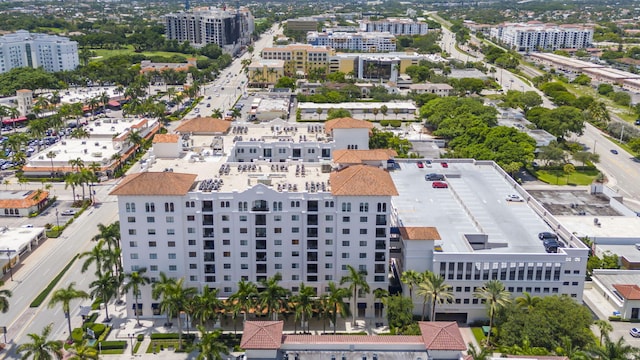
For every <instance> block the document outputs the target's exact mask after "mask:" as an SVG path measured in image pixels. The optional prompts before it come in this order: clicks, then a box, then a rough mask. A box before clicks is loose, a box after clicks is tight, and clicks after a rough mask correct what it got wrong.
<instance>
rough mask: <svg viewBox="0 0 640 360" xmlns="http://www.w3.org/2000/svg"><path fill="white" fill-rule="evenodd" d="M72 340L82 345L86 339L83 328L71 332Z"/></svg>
mask: <svg viewBox="0 0 640 360" xmlns="http://www.w3.org/2000/svg"><path fill="white" fill-rule="evenodd" d="M71 339H72V340H73V342H74V343H80V342H82V340H83V339H84V330H83V329H82V328H75V329H73V331H72V332H71Z"/></svg>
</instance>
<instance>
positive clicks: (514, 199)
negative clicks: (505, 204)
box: [506, 194, 524, 202]
mask: <svg viewBox="0 0 640 360" xmlns="http://www.w3.org/2000/svg"><path fill="white" fill-rule="evenodd" d="M506 200H507V201H512V202H523V201H524V199H523V198H522V197H521V196H520V195H516V194H510V195H507V198H506Z"/></svg>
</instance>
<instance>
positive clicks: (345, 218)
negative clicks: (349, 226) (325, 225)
mask: <svg viewBox="0 0 640 360" xmlns="http://www.w3.org/2000/svg"><path fill="white" fill-rule="evenodd" d="M350 221H351V217H349V216H343V217H342V222H346V223H348V222H350Z"/></svg>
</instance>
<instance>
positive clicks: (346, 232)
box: [342, 229, 351, 235]
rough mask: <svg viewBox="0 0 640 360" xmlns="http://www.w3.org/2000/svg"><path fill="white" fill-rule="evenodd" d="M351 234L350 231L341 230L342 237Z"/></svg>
mask: <svg viewBox="0 0 640 360" xmlns="http://www.w3.org/2000/svg"><path fill="white" fill-rule="evenodd" d="M349 233H351V230H350V229H342V235H349Z"/></svg>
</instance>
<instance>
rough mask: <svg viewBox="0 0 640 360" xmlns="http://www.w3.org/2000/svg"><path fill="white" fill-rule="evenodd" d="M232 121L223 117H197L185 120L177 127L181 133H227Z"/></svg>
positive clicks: (177, 130)
mask: <svg viewBox="0 0 640 360" xmlns="http://www.w3.org/2000/svg"><path fill="white" fill-rule="evenodd" d="M230 127H231V123H230V122H228V121H225V120H222V119H216V118H212V117H196V118H193V119H189V120H183V121H182V123H181V124H180V125H178V127H177V128H176V130H175V131H176V132H179V133H183V134H184V133H190V132H191V133H194V134H198V133H226V132H227V131H229V128H230Z"/></svg>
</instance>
